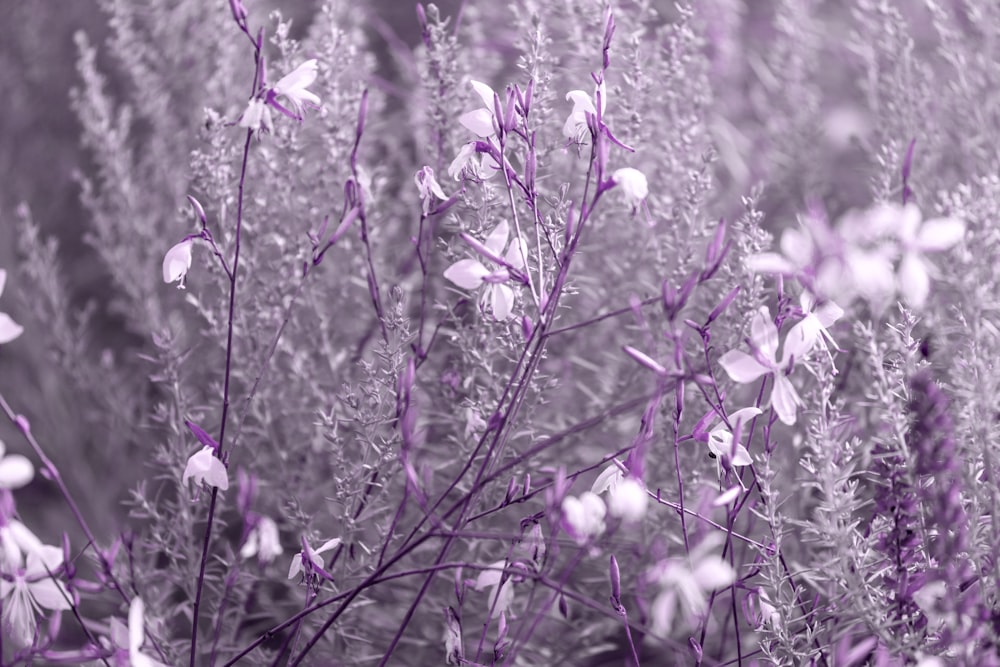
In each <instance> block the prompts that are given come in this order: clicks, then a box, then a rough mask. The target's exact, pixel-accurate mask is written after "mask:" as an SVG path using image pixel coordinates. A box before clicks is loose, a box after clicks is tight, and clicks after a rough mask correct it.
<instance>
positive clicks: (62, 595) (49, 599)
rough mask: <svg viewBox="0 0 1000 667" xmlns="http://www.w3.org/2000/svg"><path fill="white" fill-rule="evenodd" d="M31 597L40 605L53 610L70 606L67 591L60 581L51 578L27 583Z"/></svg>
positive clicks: (60, 609)
mask: <svg viewBox="0 0 1000 667" xmlns="http://www.w3.org/2000/svg"><path fill="white" fill-rule="evenodd" d="M28 590H29V591H30V593H31V597H33V598H35V602H37V603H38V604H39V605H40V606H42V607H45V608H46V609H52V610H54V611H62V610H64V609H69V608H70V606H71V605H70V602H69V599H68V598H69V593H68V592H67V591H66V587H65V586H63V583H62V582H61V581H55V580H53V579H52V578H47V579H40V580H38V581H35V582H32V583H30V584H28Z"/></svg>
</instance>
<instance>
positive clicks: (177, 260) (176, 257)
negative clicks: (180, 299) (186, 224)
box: [163, 239, 194, 289]
mask: <svg viewBox="0 0 1000 667" xmlns="http://www.w3.org/2000/svg"><path fill="white" fill-rule="evenodd" d="M193 245H194V241H193V240H192V239H184V240H183V241H181V242H180V243H178V244H177V245H175V246H174V247H173V248H171V249H170V250H168V251H167V254H166V255H165V256H164V257H163V282H165V283H173V282H176V283H177V287H178V288H179V289H184V277H185V276H186V275H187V272H188V271H190V270H191V260H192V255H191V248H192V246H193Z"/></svg>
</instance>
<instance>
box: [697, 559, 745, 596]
mask: <svg viewBox="0 0 1000 667" xmlns="http://www.w3.org/2000/svg"><path fill="white" fill-rule="evenodd" d="M694 566H695V567H694V572H693V573H692V574H694V580H695V581H696V582H697V583H698V586H699V588H701V589H702V590H703V591H714V590H716V589H718V588H725V587H726V586H729V585H730V584H732V583H733V582H734V581H736V571H735V570H733V568H732V567H731V566H730V565H729V563H727V562H726V561H724V560H722V559H721V558H719V557H718V556H708V557H707V558H704V559H702V560H701V561H699V562H698V563H695V564H694Z"/></svg>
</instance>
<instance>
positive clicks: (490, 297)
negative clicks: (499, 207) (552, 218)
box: [444, 220, 527, 321]
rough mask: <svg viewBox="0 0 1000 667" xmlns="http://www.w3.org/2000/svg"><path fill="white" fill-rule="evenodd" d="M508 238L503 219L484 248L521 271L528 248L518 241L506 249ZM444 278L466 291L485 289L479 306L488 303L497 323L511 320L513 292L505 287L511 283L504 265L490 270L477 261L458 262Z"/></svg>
mask: <svg viewBox="0 0 1000 667" xmlns="http://www.w3.org/2000/svg"><path fill="white" fill-rule="evenodd" d="M509 236H510V226H509V225H508V224H507V221H506V220H504V221H501V222H500V224H498V225H497V226H496V227H495V228H494V229H493V231H492V232H490V235H489V236H487V237H486V241H485V242H484V243H483V246H484V247H485V248H486V249H487V250H488V251H489V252H490V253H492V254H493V255H495V256H496V257H501V258H502V259H503V261H504V262H506V263H507V264H508V265H509V266H510V267H512V268H514V269H517V270H520V269H522V268H524V257H525V255H526V252H527V249H526V247H525V244H524V241H522V240H521V239H514V241H513V242H512V243H511V244H510V247H507V239H508V238H509ZM505 248H506V249H507V251H506V253H504V249H505ZM490 264H492V262H490ZM444 277H445V278H447V279H448V280H450V281H451V282H452V283H454V284H455V285H458V286H459V287H461V288H462V289H466V290H478V289H479V288H481V287H484V286H485V289H484V290H483V294H482V297H481V301H480V303H481V304H489V306H490V310H491V311H492V312H493V317H494V318H496V319H497V320H501V321H502V320H506V319H509V318H510V317H511V315H512V313H513V310H514V290H513V289H511V287H510V286H509V285H507V284H506V283H507V281H509V280H510V274H509V272H508V270H507V267H506V266H500V267H497V268H496V269H492V268H489V267H487V265H486V264H484V263H483V262H482V261H480V260H478V259H460V260H458V261H457V262H455V263H454V264H452V265H451V266H449V267H448V268H447V269H446V270H445V272H444Z"/></svg>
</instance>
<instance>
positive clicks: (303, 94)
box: [268, 58, 320, 120]
mask: <svg viewBox="0 0 1000 667" xmlns="http://www.w3.org/2000/svg"><path fill="white" fill-rule="evenodd" d="M318 72H319V64H318V63H317V62H316V59H315V58H313V59H312V60H307V61H305V62H304V63H302V64H301V65H299V66H298V67H296V68H295V69H294V70H292V71H291V72H289V73H288V74H286V75H285V76H283V77H281V78H280V79H279V80H278V83H276V84H274V87H273V88H272V89H271V91H270V93H269V94H268V102H270V103H271V104H272V105H273V106H275V108H276V109H278V110H279V111H281V112H282V113H284V114H285V115H286V116H289V117H291V118H294V119H295V120H302V111H303V108H304V107H305V106H306V105H307V104H308V105H309V106H311V107H314V108H318V107H319V105H320V99H319V97H317V96H316V95H315V94H314V93H312V92H310V91H308V90H306V88H307V87H308V86H310V85H312V83H313V82H314V81H315V80H316V75H317V73H318ZM276 97H284V98H285V99H286V100H287V101H288V104H289V105H290V106H291V107H292V109H293V110H294V114H291V113H289V112H288V110H287V109H285V108H284V107H283V106H281V105H280V104H277V102H276V101H275V98H276Z"/></svg>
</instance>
